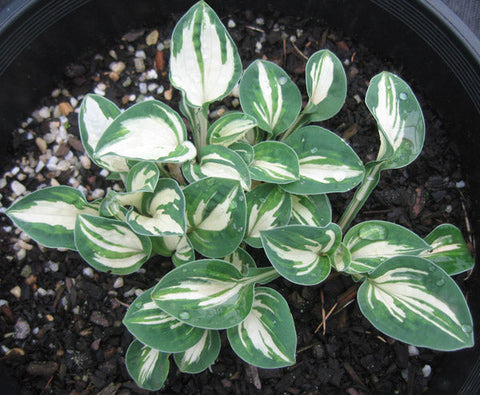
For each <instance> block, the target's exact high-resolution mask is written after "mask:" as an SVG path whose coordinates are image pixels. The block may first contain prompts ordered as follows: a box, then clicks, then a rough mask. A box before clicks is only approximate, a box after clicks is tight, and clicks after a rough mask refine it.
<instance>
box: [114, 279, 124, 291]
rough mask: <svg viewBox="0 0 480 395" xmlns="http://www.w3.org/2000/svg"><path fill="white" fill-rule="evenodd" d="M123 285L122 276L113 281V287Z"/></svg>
mask: <svg viewBox="0 0 480 395" xmlns="http://www.w3.org/2000/svg"><path fill="white" fill-rule="evenodd" d="M122 287H123V277H118V278H117V279H116V280H115V282H114V283H113V288H115V289H117V288H122Z"/></svg>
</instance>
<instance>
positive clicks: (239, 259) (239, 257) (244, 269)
mask: <svg viewBox="0 0 480 395" xmlns="http://www.w3.org/2000/svg"><path fill="white" fill-rule="evenodd" d="M223 259H224V260H225V261H227V262H230V263H231V264H232V265H233V266H235V267H236V268H237V270H238V271H239V272H240V273H242V274H243V275H244V276H246V275H247V274H248V272H249V270H250V268H256V267H257V265H256V264H255V261H254V260H253V258H252V256H251V255H250V254H249V253H248V252H247V251H245V250H244V249H243V248H240V247H238V248H237V249H236V250H235V251H233V252H232V253H231V254H230V255H227V256H226V257H225V258H223Z"/></svg>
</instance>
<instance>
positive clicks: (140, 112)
mask: <svg viewBox="0 0 480 395" xmlns="http://www.w3.org/2000/svg"><path fill="white" fill-rule="evenodd" d="M186 137H187V133H186V129H185V125H184V123H183V121H182V119H181V118H180V116H179V115H178V114H177V113H176V112H175V111H173V110H172V109H171V108H170V107H168V106H167V105H166V104H163V103H162V102H159V101H156V100H148V101H144V102H141V103H137V104H135V105H133V106H132V107H130V108H129V109H127V110H126V111H124V112H123V113H121V114H120V115H119V116H118V117H117V118H115V120H114V121H113V122H112V123H111V124H110V126H109V127H108V128H107V130H106V131H105V133H104V134H103V135H102V137H101V138H100V140H99V141H98V145H97V155H98V156H99V157H100V158H103V157H104V156H108V155H118V156H121V157H123V158H126V159H133V160H141V161H155V162H175V163H182V162H186V161H187V160H190V159H192V158H194V157H195V155H196V154H197V152H196V149H195V147H194V145H193V144H192V143H191V142H190V141H188V140H186Z"/></svg>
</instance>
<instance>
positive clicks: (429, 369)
mask: <svg viewBox="0 0 480 395" xmlns="http://www.w3.org/2000/svg"><path fill="white" fill-rule="evenodd" d="M422 373H423V377H425V378H427V377H428V376H430V375H431V374H432V367H431V366H430V365H425V366H424V367H423V369H422Z"/></svg>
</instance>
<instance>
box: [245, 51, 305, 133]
mask: <svg viewBox="0 0 480 395" xmlns="http://www.w3.org/2000/svg"><path fill="white" fill-rule="evenodd" d="M240 104H241V106H242V109H243V111H244V112H245V113H247V114H249V115H251V116H253V117H254V118H255V119H256V120H257V122H258V126H259V127H260V128H261V129H263V130H265V131H267V132H268V133H271V134H272V135H273V136H274V137H275V136H278V135H279V134H280V133H282V132H284V131H285V130H287V128H288V127H289V126H290V125H291V124H292V123H293V122H294V121H295V119H296V118H297V116H298V114H299V113H300V109H301V107H302V95H301V94H300V91H299V89H298V88H297V86H296V85H295V84H294V83H293V82H292V80H291V79H290V77H289V76H288V74H287V73H286V72H285V71H283V70H282V68H281V67H279V66H277V65H276V64H275V63H272V62H268V61H265V60H256V61H255V62H253V63H252V64H251V65H250V66H248V68H247V69H246V70H245V73H244V75H243V78H242V80H241V81H240Z"/></svg>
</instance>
